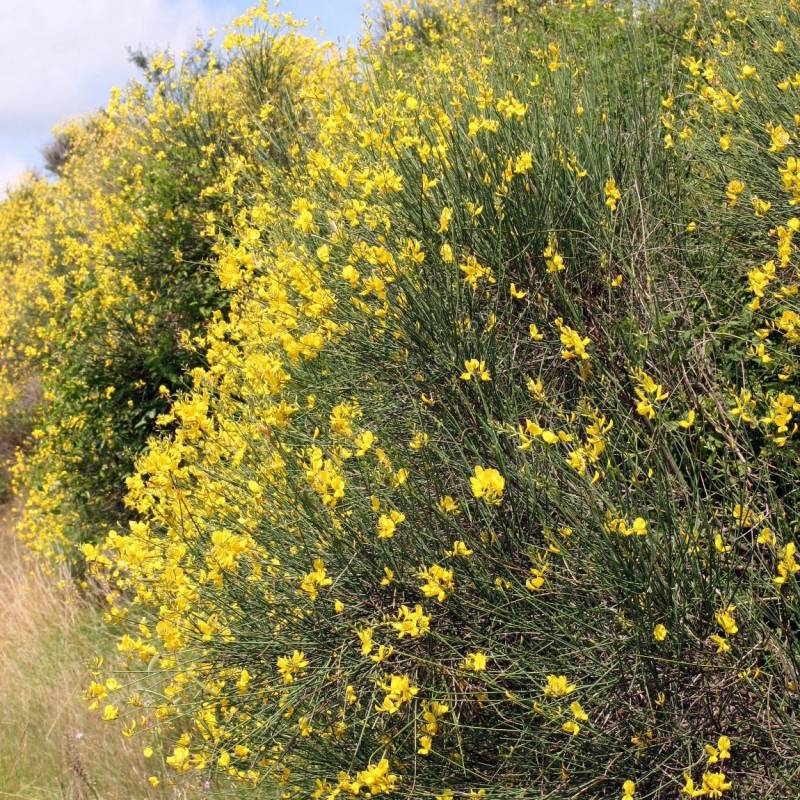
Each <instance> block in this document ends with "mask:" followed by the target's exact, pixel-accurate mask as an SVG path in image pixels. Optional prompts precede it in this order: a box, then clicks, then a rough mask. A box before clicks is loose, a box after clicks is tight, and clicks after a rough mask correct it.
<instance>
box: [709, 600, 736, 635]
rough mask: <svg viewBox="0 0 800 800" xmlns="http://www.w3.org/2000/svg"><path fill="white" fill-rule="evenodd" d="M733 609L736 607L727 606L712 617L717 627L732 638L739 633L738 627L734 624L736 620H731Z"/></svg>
mask: <svg viewBox="0 0 800 800" xmlns="http://www.w3.org/2000/svg"><path fill="white" fill-rule="evenodd" d="M735 609H736V606H733V605H728V606H726V607H725V608H724V609H722V610H721V611H717V613H716V614H715V615H714V619H715V620H716V621H717V625H719V626H720V628H722V630H723V631H725V633H726V634H727V635H728V636H734V635H735V634H737V633H738V632H739V626H738V625H737V624H736V620H735V619H734V618H733V612H734V611H735Z"/></svg>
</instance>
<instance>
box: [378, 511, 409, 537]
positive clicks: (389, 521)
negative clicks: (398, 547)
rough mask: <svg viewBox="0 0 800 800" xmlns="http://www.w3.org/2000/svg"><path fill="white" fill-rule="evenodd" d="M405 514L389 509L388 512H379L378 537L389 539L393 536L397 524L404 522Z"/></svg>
mask: <svg viewBox="0 0 800 800" xmlns="http://www.w3.org/2000/svg"><path fill="white" fill-rule="evenodd" d="M405 519H406V515H405V514H402V513H401V512H399V511H391V512H390V513H388V514H381V516H380V519H379V520H378V538H379V539H391V538H392V536H394V534H395V531H396V529H397V526H398V525H399V524H400V523H401V522H405Z"/></svg>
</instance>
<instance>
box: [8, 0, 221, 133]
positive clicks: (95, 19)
mask: <svg viewBox="0 0 800 800" xmlns="http://www.w3.org/2000/svg"><path fill="white" fill-rule="evenodd" d="M2 5H3V7H4V8H3V11H4V14H3V25H2V27H0V109H2V112H0V135H3V136H12V135H13V136H20V135H30V134H34V135H35V132H38V131H41V130H42V127H43V126H45V128H46V129H47V128H49V127H50V126H52V125H53V124H54V123H55V122H57V121H58V120H60V119H63V118H65V117H68V116H70V115H74V114H79V113H83V112H85V111H88V110H91V109H92V108H94V107H96V106H98V105H100V104H102V103H104V101H105V99H106V96H107V94H108V91H109V89H110V88H111V86H113V85H114V84H115V83H122V82H124V81H125V80H126V79H127V78H128V77H129V76H130V75H131V74H132V69H131V66H130V65H129V63H128V61H127V53H126V47H128V46H133V47H136V46H138V45H140V44H143V45H147V46H150V45H160V46H163V45H170V46H172V47H177V48H178V49H180V48H183V47H185V46H186V45H187V44H188V43H189V42H191V41H192V38H193V34H194V33H195V32H196V31H197V30H198V29H201V30H203V29H205V28H206V27H208V26H210V24H211V15H210V14H209V11H208V9H207V8H206V6H205V5H204V4H203V3H202V2H201V0H2Z"/></svg>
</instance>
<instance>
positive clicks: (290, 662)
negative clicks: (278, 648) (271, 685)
mask: <svg viewBox="0 0 800 800" xmlns="http://www.w3.org/2000/svg"><path fill="white" fill-rule="evenodd" d="M277 665H278V671H279V672H280V673H281V676H282V677H283V682H284V683H286V684H289V683H294V680H295V677H296V676H298V675H300V674H302V672H303V671H304V670H305V668H306V667H307V666H308V661H307V659H306V656H305V653H303V652H301V651H300V650H295V651H294V652H293V653H292V655H291V656H279V657H278V660H277Z"/></svg>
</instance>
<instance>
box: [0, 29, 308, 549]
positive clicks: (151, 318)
mask: <svg viewBox="0 0 800 800" xmlns="http://www.w3.org/2000/svg"><path fill="white" fill-rule="evenodd" d="M248 24H249V20H248V19H243V20H242V21H241V26H242V27H241V30H239V32H238V33H237V32H235V31H233V32H232V33H231V37H230V39H229V42H228V48H227V51H226V52H227V55H226V56H225V57H224V58H221V57H217V56H215V55H214V54H213V52H212V51H210V49H209V46H208V44H207V43H204V42H202V41H201V42H199V43H198V45H197V47H196V49H195V50H194V51H193V52H192V53H191V54H190V55H189V56H188V57H187V58H186V59H185V60H184V61H183V63H182V64H181V65H180V66H176V65H175V64H174V63H173V62H172V60H171V59H170V58H169V56H167V55H163V54H159V55H156V56H154V57H152V58H151V59H150V60H143V57H142V56H139V59H140V60H141V61H142V66H143V69H144V77H143V80H142V81H141V82H138V83H134V84H132V85H131V86H130V87H129V88H128V89H127V90H125V91H124V92H116V93H115V94H114V97H112V100H111V103H110V104H109V106H108V108H107V109H105V110H104V111H102V112H100V113H99V114H98V115H96V116H95V117H93V118H91V119H89V120H88V121H86V122H84V123H76V124H74V125H72V126H71V127H70V128H68V129H67V130H66V131H65V132H64V133H63V134H61V139H66V140H68V141H69V143H70V145H69V149H68V151H67V153H66V154H65V155H64V157H63V158H62V161H63V163H61V165H60V167H59V178H58V180H57V181H56V182H55V183H49V182H48V181H46V180H44V179H38V180H37V179H31V180H30V181H29V182H28V183H27V184H26V185H25V186H23V188H21V189H20V190H19V191H16V192H14V193H12V196H11V197H10V198H9V199H8V200H7V201H6V202H5V203H4V204H3V207H2V212H0V213H1V214H2V218H3V223H2V225H3V230H4V232H5V233H6V236H7V237H8V240H9V245H8V247H7V249H5V253H4V261H3V264H2V265H0V269H2V273H3V275H4V278H5V280H4V282H5V284H6V285H5V286H4V295H5V296H6V297H7V300H6V306H7V308H8V314H7V316H6V321H5V324H4V325H3V326H2V328H0V341H1V342H2V347H3V356H2V360H1V361H0V369H2V370H3V371H2V373H0V379H1V380H0V402H2V403H3V408H0V414H6V415H8V412H9V410H10V409H12V407H13V401H14V398H15V396H16V394H17V393H18V392H19V390H20V387H21V386H23V385H24V383H25V381H26V379H27V377H28V376H30V375H31V374H35V375H37V376H38V379H39V380H40V381H41V384H42V388H43V403H42V406H41V409H40V413H39V415H38V416H39V422H40V425H39V427H38V428H37V429H36V430H34V439H35V447H33V448H28V449H27V451H26V455H25V457H24V458H23V459H22V461H21V463H20V465H19V468H18V480H19V483H20V486H21V487H24V493H25V495H26V508H25V516H24V519H23V521H22V523H21V529H22V532H23V535H24V536H25V537H26V538H27V539H28V540H29V541H30V542H31V544H32V545H33V546H34V547H36V548H37V549H41V550H42V551H43V552H45V553H47V554H48V555H51V556H53V557H56V558H64V557H67V558H68V559H70V560H74V559H73V556H74V553H75V550H74V549H73V546H74V544H75V543H76V542H78V543H79V542H80V541H85V540H90V541H91V540H96V539H97V538H98V537H101V538H102V536H103V535H104V534H105V531H106V530H107V529H108V526H109V525H114V524H119V523H122V522H124V520H125V519H126V518H127V517H128V512H127V511H126V509H125V506H124V504H123V497H124V493H125V486H124V479H125V477H126V476H127V475H128V474H129V473H130V472H131V470H132V468H133V461H134V458H135V456H136V455H137V454H138V453H139V452H141V450H142V449H143V447H144V445H145V443H146V441H147V439H148V437H149V436H150V435H151V434H152V433H153V430H154V428H155V420H156V418H157V417H158V415H159V414H162V413H165V412H166V411H167V410H168V409H169V405H170V397H171V396H172V395H173V394H174V393H175V391H176V390H178V389H180V388H182V387H185V385H186V382H185V378H184V375H185V373H186V372H187V370H190V369H191V368H192V367H194V366H197V365H198V364H200V363H202V361H203V356H202V353H201V352H199V351H198V350H197V347H196V343H195V342H193V340H194V339H195V338H196V337H198V336H200V337H201V336H202V333H203V331H204V329H205V325H206V323H207V321H208V320H210V319H211V318H212V316H213V314H214V313H216V312H219V311H220V310H223V309H224V308H225V304H226V302H227V299H226V295H225V294H224V293H223V292H222V291H221V289H220V284H219V281H218V279H217V277H216V276H215V274H214V270H213V268H212V266H210V264H211V261H212V259H213V260H216V259H217V258H218V257H220V258H223V259H226V260H227V261H233V262H236V263H239V262H241V263H242V264H247V263H248V261H249V259H250V258H251V256H250V255H249V252H248V247H250V246H251V245H252V241H248V240H246V239H244V238H243V237H244V233H256V234H257V232H256V231H255V229H253V228H252V227H246V225H245V222H246V219H247V216H248V214H250V213H251V212H252V214H253V217H254V218H256V219H258V220H259V223H260V224H263V223H264V222H266V221H267V219H268V214H269V209H268V208H267V207H265V206H264V207H261V208H260V209H258V208H255V204H256V200H257V198H258V196H259V192H271V191H272V190H273V189H272V186H271V184H270V183H269V182H267V181H266V177H267V176H266V173H265V175H264V178H265V183H264V185H263V186H261V187H254V188H247V189H242V196H241V197H239V196H238V195H234V187H235V186H236V181H237V179H236V174H237V170H238V169H240V166H239V165H240V162H243V154H244V153H247V152H249V151H250V150H251V149H257V150H258V152H259V153H260V156H261V157H262V158H264V159H265V160H268V161H269V162H270V163H271V164H272V165H274V168H275V171H276V174H277V173H278V172H279V165H280V164H285V162H286V160H287V158H288V157H289V152H290V148H291V147H293V146H297V144H298V142H300V141H302V139H303V137H304V136H305V135H306V134H307V126H306V121H307V120H306V118H305V117H304V115H303V111H302V106H303V102H304V101H303V99H302V97H301V96H300V93H299V87H300V86H301V83H302V75H303V72H304V71H305V70H308V69H311V68H313V65H312V64H310V63H308V61H307V58H306V56H305V54H301V53H294V52H292V49H291V47H289V46H287V45H281V46H274V43H273V42H272V40H267V39H264V37H261V36H259V35H258V34H256V33H254V32H249V33H248V32H247V31H248V30H249V29H248V27H247V26H248ZM248 37H252V43H250V44H248ZM223 173H224V181H223V180H221V178H220V176H221V175H222V174H223ZM275 191H276V192H278V193H279V192H280V188H279V187H278V188H277V189H275ZM245 201H246V202H247V203H248V207H247V210H246V211H245V212H244V213H242V204H243V202H245ZM34 203H35V204H38V205H36V207H35V208H34V207H32V204H34ZM251 203H252V205H250V204H251ZM259 215H260V216H259ZM20 219H22V220H23V223H24V224H23V225H21V226H20V225H19V224H18V222H19V220H20ZM212 220H213V221H212ZM245 227H246V230H245V231H244V233H242V229H243V228H245Z"/></svg>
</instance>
